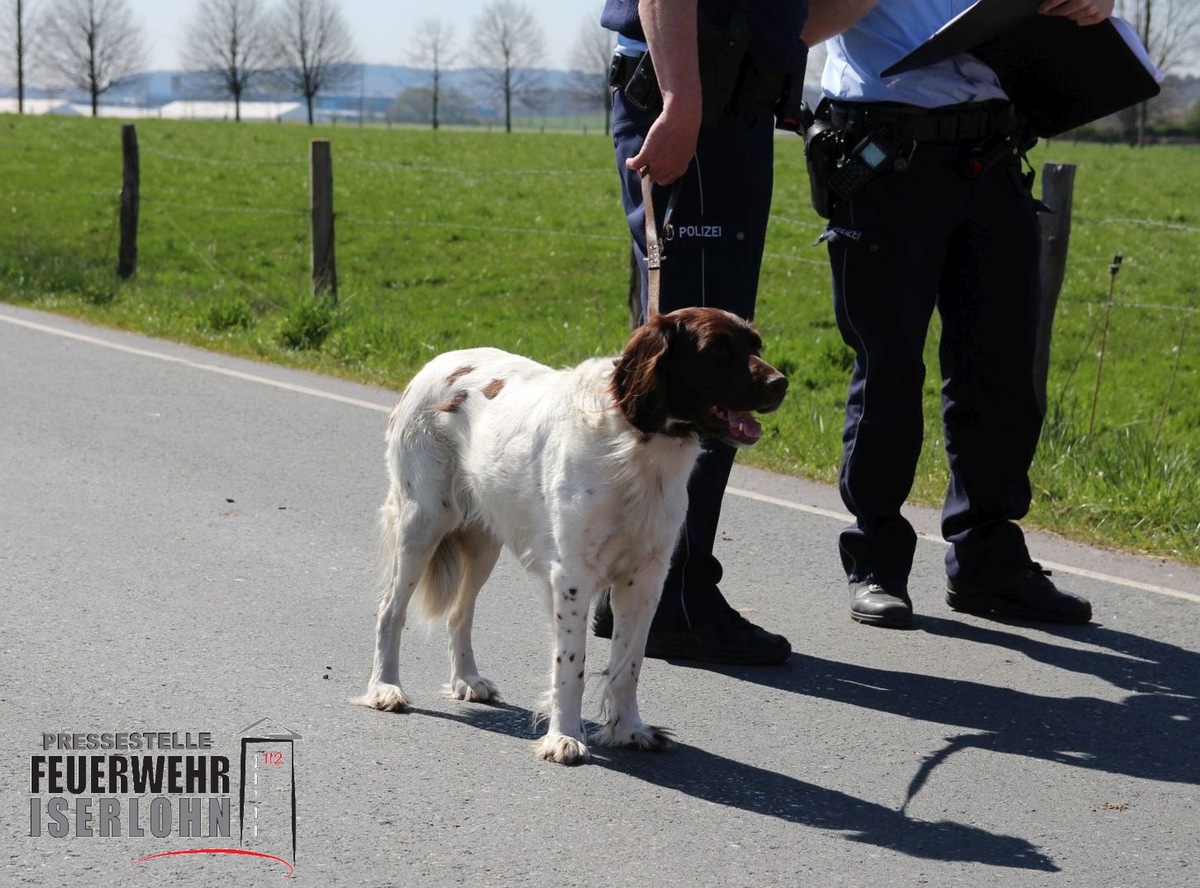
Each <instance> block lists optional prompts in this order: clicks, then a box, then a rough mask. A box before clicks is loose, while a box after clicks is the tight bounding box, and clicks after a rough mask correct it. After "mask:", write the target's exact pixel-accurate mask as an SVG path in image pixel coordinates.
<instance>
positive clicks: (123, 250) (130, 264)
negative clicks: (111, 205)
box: [117, 123, 141, 279]
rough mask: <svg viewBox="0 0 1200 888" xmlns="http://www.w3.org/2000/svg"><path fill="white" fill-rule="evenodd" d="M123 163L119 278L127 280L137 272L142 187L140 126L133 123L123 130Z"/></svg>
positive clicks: (118, 252)
mask: <svg viewBox="0 0 1200 888" xmlns="http://www.w3.org/2000/svg"><path fill="white" fill-rule="evenodd" d="M121 160H122V165H123V173H122V178H121V243H120V246H119V247H118V248H117V275H118V276H119V277H121V278H123V279H128V278H131V277H133V275H134V272H136V271H137V228H138V202H139V201H138V190H139V188H140V186H141V165H140V163H139V162H138V142H137V127H135V126H134V125H133V124H132V123H127V124H125V125H124V126H122V127H121Z"/></svg>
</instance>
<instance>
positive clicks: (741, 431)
mask: <svg viewBox="0 0 1200 888" xmlns="http://www.w3.org/2000/svg"><path fill="white" fill-rule="evenodd" d="M729 430H730V431H731V432H732V433H733V436H734V437H735V438H737V439H738V440H739V441H745V442H746V443H747V444H757V443H758V439H759V438H761V437H762V426H761V425H760V424H759V422H758V420H757V419H755V418H754V417H753V416H751V415H750V414H749V413H730V414H729Z"/></svg>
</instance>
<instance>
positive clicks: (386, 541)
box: [379, 496, 466, 623]
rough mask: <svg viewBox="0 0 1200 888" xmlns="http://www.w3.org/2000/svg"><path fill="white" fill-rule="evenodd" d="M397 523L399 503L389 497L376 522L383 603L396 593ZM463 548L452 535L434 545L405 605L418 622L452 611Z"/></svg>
mask: <svg viewBox="0 0 1200 888" xmlns="http://www.w3.org/2000/svg"><path fill="white" fill-rule="evenodd" d="M400 520H401V519H400V503H399V501H398V500H397V499H396V498H395V497H392V496H389V497H388V500H387V502H386V503H384V505H383V508H382V509H380V521H379V531H380V538H381V539H380V543H381V544H380V547H379V551H380V559H381V562H382V564H381V565H380V567H381V574H382V577H383V597H384V598H385V599H386V598H388V597H390V596H391V595H393V594H396V592H398V591H399V590H396V589H395V588H394V585H395V581H396V576H397V571H398V570H399V562H400V557H401V553H400V548H399V547H400V532H399V529H400ZM465 545H466V543H465V541H464V540H463V539H462V538H461V536H460V535H459V534H458V533H455V532H452V533H449V534H447V535H445V536H443V537H442V538H441V539H440V540H438V541H437V543H436V545H435V546H434V548H433V551H432V553H431V554H430V555H429V556H428V561H427V563H426V564H425V569H424V570H423V571H422V572H421V577H420V579H419V580H417V585H416V588H415V589H413V594H412V598H411V599H410V601H409V607H411V608H414V609H415V612H416V613H415V615H416V616H417V617H419V618H420V619H422V620H424V621H426V622H430V623H432V622H434V621H436V620H440V619H441V618H442V617H444V616H446V614H448V613H449V612H450V610H451V608H453V606H454V603H455V601H457V599H458V596H459V590H460V586H461V584H462V575H463V563H464V555H465V553H464V551H463V547H464V546H465ZM405 554H406V556H407V557H419V553H418V552H415V551H410V552H408V553H405Z"/></svg>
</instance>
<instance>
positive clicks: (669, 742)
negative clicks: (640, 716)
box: [592, 722, 675, 752]
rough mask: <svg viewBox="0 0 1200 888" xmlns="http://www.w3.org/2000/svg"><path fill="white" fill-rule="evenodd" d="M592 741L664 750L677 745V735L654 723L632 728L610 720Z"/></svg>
mask: <svg viewBox="0 0 1200 888" xmlns="http://www.w3.org/2000/svg"><path fill="white" fill-rule="evenodd" d="M592 741H593V742H594V743H596V744H597V745H599V746H631V747H634V748H636V749H645V750H649V751H650V752H662V751H663V750H664V749H670V748H671V747H672V746H674V745H675V735H674V734H672V733H671V732H670V731H669V730H667V729H666V728H656V727H654V726H653V725H645V724H642V725H638V726H636V727H634V728H632V729H622V728H621V726H620V725H619V724H617V723H614V722H609V723H608V724H606V725H605V726H604V727H602V728H601V729H600V730H599V731H597V732H596V733H595V734H593V735H592Z"/></svg>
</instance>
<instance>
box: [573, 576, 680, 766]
mask: <svg viewBox="0 0 1200 888" xmlns="http://www.w3.org/2000/svg"><path fill="white" fill-rule="evenodd" d="M650 573H655V572H646V573H644V574H643V575H641V576H634V577H624V578H620V579H618V580H617V581H616V582H614V583H613V585H612V591H611V593H610V595H609V601H610V603H611V605H612V611H613V635H612V646H611V648H610V650H609V656H608V668H607V670H606V672H605V675H606V678H607V682H606V685H605V688H604V703H603V712H604V718H605V723H604V726H603V727H601V728H600V730H599V731H597V732H596V733H595V734H593V735H592V740H594V741H595V742H596V743H597V744H598V745H600V746H636V747H638V748H639V749H651V750H661V749H666V748H667V747H669V746H671V743H672V741H671V732H670V731H668V730H666V729H665V728H656V727H653V726H651V725H647V724H646V723H644V722H643V721H642V719H641V716H640V715H639V714H638V705H637V686H638V678H639V677H640V676H641V671H642V661H643V660H644V659H645V653H646V637H647V635H648V634H649V632H650V621H651V620H652V619H654V609H655V607H656V606H657V605H658V597H659V590H660V589H661V588H662V579H663V578H662V577H658V576H650Z"/></svg>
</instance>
